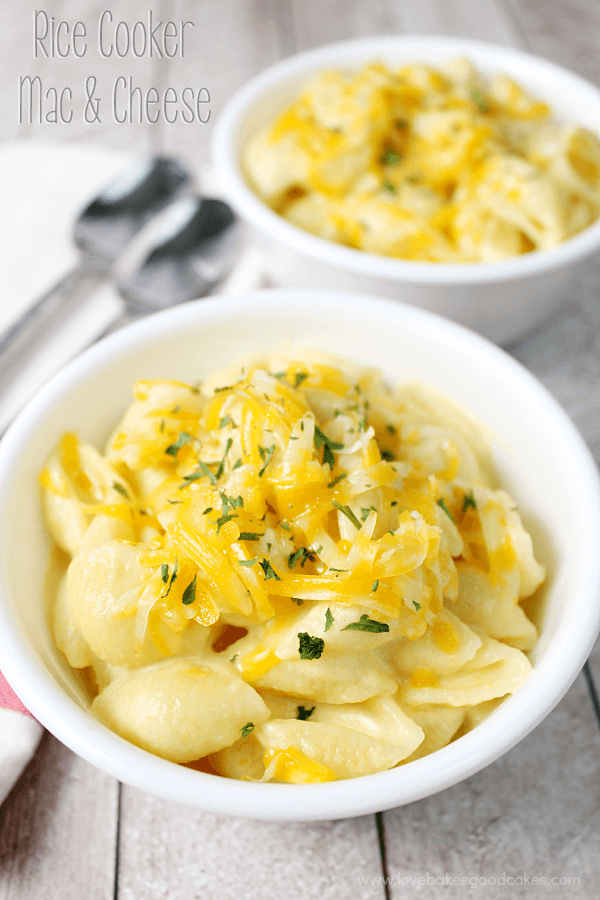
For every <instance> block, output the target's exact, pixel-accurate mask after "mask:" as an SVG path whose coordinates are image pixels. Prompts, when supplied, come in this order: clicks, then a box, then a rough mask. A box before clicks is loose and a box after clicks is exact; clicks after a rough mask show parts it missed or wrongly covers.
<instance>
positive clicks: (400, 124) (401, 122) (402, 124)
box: [394, 119, 408, 131]
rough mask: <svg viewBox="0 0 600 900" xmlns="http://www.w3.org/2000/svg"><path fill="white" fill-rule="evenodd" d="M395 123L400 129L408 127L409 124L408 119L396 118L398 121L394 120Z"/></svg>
mask: <svg viewBox="0 0 600 900" xmlns="http://www.w3.org/2000/svg"><path fill="white" fill-rule="evenodd" d="M394 125H395V126H396V128H398V129H399V130H400V131H402V129H403V128H406V127H407V126H408V122H407V121H406V119H396V121H395V122H394Z"/></svg>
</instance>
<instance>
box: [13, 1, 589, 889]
mask: <svg viewBox="0 0 600 900" xmlns="http://www.w3.org/2000/svg"><path fill="white" fill-rule="evenodd" d="M107 6H108V7H110V8H111V9H112V10H113V12H114V13H115V21H117V20H118V18H123V19H125V20H126V21H127V22H128V23H130V25H131V24H133V23H134V22H135V21H136V20H138V19H145V18H146V17H147V14H148V5H147V4H144V3H143V2H141V0H130V2H128V3H127V4H126V5H125V4H119V6H118V7H117V5H116V4H112V5H111V4H106V3H104V2H103V0H47V2H46V3H45V4H44V5H43V9H44V10H45V11H46V13H47V14H48V15H49V16H52V15H54V16H56V18H57V19H69V20H70V21H74V20H75V19H78V18H79V19H82V20H84V21H85V22H86V23H88V24H89V25H91V26H95V24H96V23H97V21H98V19H99V16H100V15H101V13H102V12H103V10H104V9H106V8H107ZM152 6H153V9H154V10H155V12H156V16H157V17H158V18H161V17H162V18H163V19H166V18H169V19H172V20H174V21H185V20H192V21H193V22H194V23H195V25H194V30H193V37H190V41H191V43H190V45H189V46H190V49H189V51H188V53H186V55H185V57H184V58H183V59H175V60H170V61H169V60H156V59H155V60H152V61H150V60H147V59H144V60H132V59H131V58H128V59H127V60H126V61H120V60H118V59H114V58H113V59H111V60H106V59H102V58H100V56H99V54H98V52H97V49H96V47H95V46H93V45H92V42H90V49H89V51H88V54H87V56H86V60H85V62H84V63H83V62H82V61H81V60H75V59H72V58H71V59H66V60H61V59H51V60H40V61H38V62H35V61H33V60H32V57H31V22H32V16H33V10H34V9H39V8H42V4H40V3H39V2H37V0H35V2H34V0H7V2H5V3H3V4H2V5H0V41H1V42H2V51H3V52H2V54H0V140H4V141H5V140H11V139H13V138H15V137H31V138H34V139H36V140H58V141H65V140H69V141H77V142H83V141H86V142H88V141H94V142H96V143H99V144H103V145H105V146H107V147H119V148H121V147H122V148H128V149H132V148H133V149H135V150H137V151H138V152H140V153H142V152H148V151H149V150H150V149H154V150H164V151H166V152H178V153H181V154H182V155H184V156H186V157H187V158H188V159H189V160H190V161H191V162H192V163H194V164H195V165H197V166H200V165H201V164H203V163H205V162H206V161H207V160H208V147H209V141H210V136H211V131H212V121H214V118H215V117H216V116H217V114H218V112H219V110H220V109H221V108H222V106H223V104H224V103H225V102H226V100H227V98H228V97H229V96H230V95H231V93H232V92H233V91H234V90H235V89H236V88H237V87H239V86H240V85H241V84H243V82H244V81H245V80H246V79H247V78H249V77H251V76H252V75H254V74H255V73H256V72H258V71H260V70H261V69H262V68H264V67H265V66H267V65H269V64H271V63H272V62H274V61H276V60H277V59H279V58H281V57H283V56H286V55H289V54H291V53H294V52H296V51H299V50H304V49H308V48H310V47H312V46H315V45H317V44H321V43H326V42H329V41H334V40H343V39H346V38H351V37H355V36H366V35H371V34H382V33H395V32H400V31H410V32H424V33H438V34H452V35H464V36H466V37H472V38H477V39H481V40H490V41H493V42H496V43H502V44H512V45H515V46H522V47H528V48H530V49H531V50H532V51H533V52H535V53H540V54H542V55H544V56H547V57H549V58H551V59H554V60H556V61H558V62H560V63H562V64H564V65H567V66H569V67H571V68H573V69H575V70H576V71H578V72H580V73H581V74H583V75H585V76H586V77H588V78H591V79H592V80H594V81H595V82H596V83H598V84H600V56H599V54H598V52H597V48H598V46H599V45H600V4H594V3H590V2H589V0H556V2H554V3H553V4H552V5H551V10H550V9H549V4H548V3H547V2H544V0H480V2H474V0H453V2H452V3H450V2H447V0H373V2H372V3H364V2H363V0H331V2H327V3H323V2H322V0H202V2H201V3H200V2H195V0H172V2H168V0H158V2H157V3H155V4H152ZM117 9H118V13H117ZM26 74H30V75H33V74H40V77H42V78H43V79H44V80H45V82H46V83H47V84H57V85H59V84H69V83H71V84H72V86H73V87H74V88H75V87H77V89H78V90H80V85H81V82H82V81H83V79H84V78H85V77H86V76H87V75H88V74H94V75H96V76H97V78H98V80H99V82H98V92H99V93H100V94H102V95H103V96H107V95H108V94H109V93H110V88H111V85H112V84H113V83H114V79H115V78H116V77H118V76H119V75H121V74H124V75H126V76H129V75H131V76H132V77H133V78H134V79H135V83H136V85H140V86H141V87H142V88H148V87H152V86H154V87H157V88H163V89H164V87H166V86H172V87H173V88H175V89H176V90H177V91H181V90H182V89H183V88H184V87H187V86H189V87H191V88H193V89H198V88H200V87H206V88H208V89H209V91H210V94H211V115H212V120H211V122H210V123H209V124H208V125H201V124H198V123H196V124H194V125H190V126H186V125H184V124H182V123H178V124H176V125H167V124H158V125H156V126H148V125H131V126H129V125H119V124H117V123H115V122H114V121H113V119H112V117H111V116H108V117H107V118H105V119H104V121H103V122H102V124H97V123H96V124H95V125H90V124H87V125H86V124H85V123H81V122H78V123H72V124H71V125H69V126H67V125H65V126H52V125H49V124H44V125H37V126H24V125H22V126H19V125H18V124H17V123H16V119H15V108H16V99H15V98H16V88H15V85H16V78H17V76H18V75H26ZM598 284H600V261H599V260H595V261H593V262H591V263H590V264H589V265H588V266H587V268H586V269H585V271H584V272H583V273H582V274H581V277H580V278H579V279H578V281H577V283H575V284H573V286H572V289H571V291H570V296H569V297H568V298H567V300H566V303H565V305H564V307H563V308H562V309H561V310H560V311H559V313H558V314H557V315H556V316H555V317H554V319H553V320H552V321H550V322H547V323H546V324H545V325H544V326H543V327H542V328H541V329H539V330H538V332H537V333H536V334H535V335H532V336H530V337H529V338H528V339H527V340H525V341H522V342H520V343H519V344H517V345H515V346H514V347H513V348H511V351H512V352H513V353H514V355H515V356H516V358H518V359H520V360H521V361H522V362H523V363H524V364H525V365H526V366H528V367H529V368H530V369H531V370H532V371H533V372H534V374H536V375H537V376H538V377H539V378H540V379H541V380H542V381H543V382H544V383H545V384H546V386H547V387H548V388H549V389H550V391H551V392H552V393H553V394H554V395H555V396H556V397H557V398H558V399H559V401H560V402H561V403H562V404H563V405H564V407H565V408H566V410H567V411H568V412H569V414H570V415H571V416H572V417H573V419H574V421H575V423H576V424H577V425H578V427H579V428H580V429H581V431H582V433H583V435H584V437H585V438H586V440H587V441H588V443H589V445H590V447H591V449H592V452H593V453H594V455H595V456H596V459H600V352H599V351H600V346H599V344H600V305H599V304H598V287H597V285H598ZM591 670H592V672H594V673H595V674H596V676H600V646H597V647H596V648H595V650H594V653H593V655H592V659H591ZM599 740H600V732H599V730H598V723H597V721H596V718H595V715H594V708H593V704H592V701H591V699H590V695H589V691H588V688H587V685H586V683H585V681H584V679H583V678H582V677H580V678H579V679H578V680H577V682H576V683H575V685H574V686H573V688H572V689H571V691H570V692H569V693H568V695H567V697H566V698H565V699H564V700H563V701H562V703H561V704H560V705H559V706H558V707H557V709H556V710H555V711H554V712H553V713H552V714H551V716H550V717H548V719H547V720H546V721H545V722H544V723H543V724H542V725H541V726H540V727H539V728H538V729H536V731H535V732H534V733H533V734H532V735H530V736H529V737H528V738H527V739H526V740H525V741H523V742H522V743H521V744H520V745H519V746H518V747H516V748H514V749H513V750H512V751H511V752H510V753H508V754H507V755H506V756H505V757H503V758H502V759H501V760H499V761H497V762H496V763H494V764H493V765H492V766H491V767H489V768H488V769H486V770H485V771H484V772H482V773H480V774H478V775H476V776H474V778H472V779H469V780H467V781H466V782H464V783H463V784H460V785H457V786H456V787H454V788H451V789H450V790H448V791H445V792H443V793H442V794H439V795H437V796H435V797H432V798H428V799H427V800H424V801H421V802H420V803H416V804H412V805H411V806H409V807H406V808H402V809H399V810H394V811H391V812H388V813H386V814H384V815H383V816H382V817H381V819H380V823H381V822H382V823H383V827H384V833H385V842H384V849H385V864H386V866H387V869H386V871H387V874H388V876H389V877H390V878H391V879H392V881H391V883H390V884H389V885H388V886H387V887H386V886H384V884H383V882H382V880H381V876H382V874H383V872H384V869H383V868H382V857H381V854H380V844H379V833H378V823H377V821H376V818H375V816H366V817H364V818H360V819H354V820H348V821H343V822H332V823H304V824H298V825H288V824H284V825H282V824H278V825H271V824H269V823H255V822H249V821H244V820H236V819H219V818H217V817H214V816H210V815H206V814H204V813H200V812H196V811H193V810H189V809H187V808H183V807H179V806H177V805H175V804H170V803H166V802H164V801H160V800H157V799H155V798H153V797H150V796H148V795H145V794H143V793H141V792H139V791H136V790H134V789H131V788H127V787H125V788H123V790H122V795H121V802H120V804H119V794H118V785H117V783H116V782H115V781H114V780H113V779H111V778H109V777H108V776H106V775H103V774H102V773H100V772H98V771H97V770H96V769H94V768H93V767H91V766H89V765H88V764H87V763H85V762H83V761H82V760H79V759H78V758H77V757H75V756H74V755H73V754H71V753H70V751H68V750H66V749H65V748H64V747H62V746H61V745H60V744H59V743H58V742H57V741H55V739H54V738H52V737H50V736H46V737H45V738H44V740H43V742H42V745H41V747H40V749H39V751H38V753H37V754H36V757H35V759H34V761H33V762H32V764H31V766H30V767H29V769H28V770H27V771H26V773H25V775H24V777H23V778H22V779H21V781H20V782H19V784H18V785H17V787H16V789H15V791H14V792H13V793H12V795H11V796H10V797H9V799H8V800H7V802H6V803H5V804H4V806H3V807H2V809H1V811H0V817H1V818H0V900H39V898H43V900H46V898H48V900H54V898H57V900H58V898H59V897H60V898H61V900H81V898H89V900H111V898H114V900H159V898H160V900H162V898H168V900H180V898H181V900H194V898H200V897H202V898H203V900H204V898H208V900H211V898H213V897H214V898H219V900H221V898H224V900H228V898H236V900H237V898H250V900H254V898H260V900H262V898H265V900H270V898H277V900H280V898H286V900H287V898H288V897H290V898H291V897H297V896H303V897H306V898H309V900H313V898H314V900H317V898H318V900H321V898H325V900H329V898H335V900H338V898H339V900H345V898H351V897H360V898H368V900H370V898H384V897H385V896H387V895H386V891H387V892H388V894H389V896H390V897H391V898H392V900H400V898H404V897H423V898H432V900H437V898H441V897H448V898H451V897H460V898H463V897H465V898H466V897H469V896H474V897H477V898H490V900H491V898H496V897H509V896H510V897H530V896H531V897H538V896H539V897H545V896H553V897H558V896H569V897H571V896H573V897H581V898H589V900H592V898H595V897H596V896H597V883H598V878H599V876H600V871H599V868H600V864H599V862H598V861H599V860H600V846H599V840H598V835H599V834H600V827H599V826H600V821H599V811H600V796H599V790H598V784H599V782H600V780H599V778H598V774H599V773H598V767H599V761H600V747H599V744H598V742H599ZM119 812H120V818H119ZM117 828H118V833H119V840H118V841H117ZM117 851H118V866H117V864H116V860H117ZM446 872H448V873H449V874H450V875H455V876H459V877H471V878H473V877H478V878H487V879H489V878H490V877H498V876H500V875H502V873H503V872H505V873H506V875H508V876H513V877H515V876H520V875H522V874H523V873H524V872H526V873H528V874H530V875H538V876H545V877H553V876H555V877H561V876H563V877H576V878H579V879H580V881H579V884H572V885H570V886H569V887H568V888H561V887H560V886H558V887H556V886H553V887H547V888H543V889H542V888H536V889H535V891H534V889H533V887H532V886H531V885H527V886H525V887H521V886H518V885H517V886H514V885H513V886H512V887H506V886H502V885H493V884H490V883H489V881H488V883H487V884H485V885H484V884H479V885H478V886H477V888H474V887H470V886H468V885H467V886H464V885H461V886H456V885H455V886H451V885H450V886H448V885H441V884H439V883H438V884H435V885H422V886H419V885H418V884H416V883H415V884H413V885H410V884H408V885H407V884H404V885H403V884H400V883H398V880H399V879H400V878H402V877H403V878H418V877H423V876H424V877H426V876H427V873H429V874H430V877H435V878H439V877H440V876H444V875H445V874H446ZM115 876H117V877H116V878H115ZM394 876H396V878H397V881H396V883H394V882H393V878H394Z"/></svg>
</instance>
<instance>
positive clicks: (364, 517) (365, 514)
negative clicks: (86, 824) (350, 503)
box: [360, 506, 377, 522]
mask: <svg viewBox="0 0 600 900" xmlns="http://www.w3.org/2000/svg"><path fill="white" fill-rule="evenodd" d="M371 510H373V512H377V510H376V509H375V507H374V506H370V507H369V508H368V509H367V508H366V507H365V506H361V508H360V517H361V519H362V520H363V522H366V521H367V519H368V518H369V513H370V512H371Z"/></svg>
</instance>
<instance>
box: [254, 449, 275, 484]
mask: <svg viewBox="0 0 600 900" xmlns="http://www.w3.org/2000/svg"><path fill="white" fill-rule="evenodd" d="M258 452H259V453H260V458H261V459H262V460H263V462H264V465H263V467H262V469H261V470H260V472H259V473H258V477H259V478H260V477H261V476H262V475H263V473H264V471H265V469H266V468H267V466H268V465H269V463H270V462H271V459H272V457H273V454H274V453H275V444H271V446H270V447H261V446H259V448H258Z"/></svg>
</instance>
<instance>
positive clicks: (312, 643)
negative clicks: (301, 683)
mask: <svg viewBox="0 0 600 900" xmlns="http://www.w3.org/2000/svg"><path fill="white" fill-rule="evenodd" d="M324 649H325V641H324V640H323V638H319V637H313V636H312V635H310V634H308V632H306V631H300V632H298V653H299V654H300V659H321V654H322V653H323V650H324Z"/></svg>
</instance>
